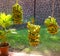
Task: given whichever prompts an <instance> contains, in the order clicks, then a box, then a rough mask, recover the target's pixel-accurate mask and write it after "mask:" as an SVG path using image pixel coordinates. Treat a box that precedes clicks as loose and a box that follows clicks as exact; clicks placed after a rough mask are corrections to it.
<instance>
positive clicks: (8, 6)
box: [0, 0, 60, 24]
mask: <svg viewBox="0 0 60 56" xmlns="http://www.w3.org/2000/svg"><path fill="white" fill-rule="evenodd" d="M13 4H15V0H0V12H6V13H11V12H12V5H13ZM19 4H20V5H21V6H22V7H23V11H24V21H25V22H26V21H28V20H29V18H30V17H32V16H34V0H20V1H19ZM54 7H55V9H54V17H55V18H56V19H57V21H58V23H59V22H60V0H55V6H54ZM35 13H36V18H35V20H36V23H37V24H43V21H44V20H45V18H47V17H48V16H51V14H52V0H36V12H35ZM59 24H60V23H59Z"/></svg>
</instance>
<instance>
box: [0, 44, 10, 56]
mask: <svg viewBox="0 0 60 56" xmlns="http://www.w3.org/2000/svg"><path fill="white" fill-rule="evenodd" d="M8 49H9V44H8V45H6V46H1V47H0V56H8Z"/></svg>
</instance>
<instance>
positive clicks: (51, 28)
mask: <svg viewBox="0 0 60 56" xmlns="http://www.w3.org/2000/svg"><path fill="white" fill-rule="evenodd" d="M44 24H45V25H46V26H47V30H48V32H49V33H51V34H53V35H54V34H56V33H57V32H58V24H57V22H56V19H55V18H54V17H50V16H49V17H48V18H47V19H45V21H44Z"/></svg>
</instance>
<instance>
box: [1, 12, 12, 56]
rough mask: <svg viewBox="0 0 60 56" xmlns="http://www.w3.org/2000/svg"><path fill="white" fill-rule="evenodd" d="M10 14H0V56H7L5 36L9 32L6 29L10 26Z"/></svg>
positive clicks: (7, 45)
mask: <svg viewBox="0 0 60 56" xmlns="http://www.w3.org/2000/svg"><path fill="white" fill-rule="evenodd" d="M11 17H12V16H11V15H10V14H8V15H7V14H5V13H0V27H1V29H0V56H8V47H9V44H8V43H7V37H6V34H7V33H8V32H9V29H7V28H8V27H9V26H10V25H12V20H11Z"/></svg>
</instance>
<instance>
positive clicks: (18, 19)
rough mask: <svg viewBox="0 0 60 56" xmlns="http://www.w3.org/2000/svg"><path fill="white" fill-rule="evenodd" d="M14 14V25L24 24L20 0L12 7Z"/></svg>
mask: <svg viewBox="0 0 60 56" xmlns="http://www.w3.org/2000/svg"><path fill="white" fill-rule="evenodd" d="M12 8H13V9H12V14H13V20H14V24H22V22H23V10H22V7H21V6H20V5H19V4H18V0H16V3H15V4H14V5H13V7H12Z"/></svg>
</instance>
